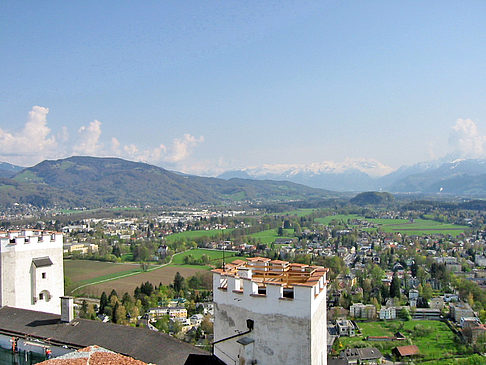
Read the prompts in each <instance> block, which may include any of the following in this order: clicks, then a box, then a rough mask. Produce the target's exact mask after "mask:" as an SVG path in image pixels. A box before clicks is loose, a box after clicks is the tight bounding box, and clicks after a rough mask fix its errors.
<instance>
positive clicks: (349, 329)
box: [336, 318, 355, 337]
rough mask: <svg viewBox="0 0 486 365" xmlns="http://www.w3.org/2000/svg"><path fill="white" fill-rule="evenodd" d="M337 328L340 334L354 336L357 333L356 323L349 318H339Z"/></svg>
mask: <svg viewBox="0 0 486 365" xmlns="http://www.w3.org/2000/svg"><path fill="white" fill-rule="evenodd" d="M336 328H337V332H338V335H339V336H349V337H353V336H354V335H355V328H354V324H353V322H351V321H350V320H348V319H343V318H341V319H337V320H336Z"/></svg>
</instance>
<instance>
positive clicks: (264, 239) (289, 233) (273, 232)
mask: <svg viewBox="0 0 486 365" xmlns="http://www.w3.org/2000/svg"><path fill="white" fill-rule="evenodd" d="M293 236H294V230H293V229H292V228H291V229H284V234H283V236H279V235H278V234H277V229H268V230H266V231H261V232H257V233H252V234H251V235H250V237H253V238H256V239H257V240H260V241H261V243H263V244H269V243H272V242H274V241H275V240H276V239H277V238H289V239H292V238H293Z"/></svg>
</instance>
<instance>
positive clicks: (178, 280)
mask: <svg viewBox="0 0 486 365" xmlns="http://www.w3.org/2000/svg"><path fill="white" fill-rule="evenodd" d="M173 285H174V290H175V292H176V293H178V292H179V291H180V290H181V289H182V288H183V285H184V278H183V277H182V275H181V274H180V273H179V271H178V272H177V273H176V274H175V277H174V284H173Z"/></svg>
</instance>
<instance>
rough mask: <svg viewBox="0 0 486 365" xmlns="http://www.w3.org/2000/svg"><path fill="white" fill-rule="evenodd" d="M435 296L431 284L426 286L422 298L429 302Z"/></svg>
mask: <svg viewBox="0 0 486 365" xmlns="http://www.w3.org/2000/svg"><path fill="white" fill-rule="evenodd" d="M433 294H434V291H433V289H432V286H431V285H430V283H427V284H425V286H424V288H423V291H422V296H423V297H424V299H425V300H426V301H427V302H428V301H429V300H430V299H431V298H432V295H433Z"/></svg>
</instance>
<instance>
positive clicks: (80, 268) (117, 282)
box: [64, 249, 245, 296]
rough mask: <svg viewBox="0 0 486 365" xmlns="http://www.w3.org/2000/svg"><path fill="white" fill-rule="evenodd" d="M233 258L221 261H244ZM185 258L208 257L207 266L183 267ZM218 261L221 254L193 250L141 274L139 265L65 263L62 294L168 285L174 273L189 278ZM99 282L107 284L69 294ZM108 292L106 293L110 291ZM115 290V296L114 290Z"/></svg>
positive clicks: (94, 293)
mask: <svg viewBox="0 0 486 365" xmlns="http://www.w3.org/2000/svg"><path fill="white" fill-rule="evenodd" d="M235 254H236V253H235V252H232V251H229V252H228V251H226V252H225V261H226V262H232V261H234V260H237V259H243V260H244V259H245V258H244V257H241V256H236V255H235ZM188 255H192V256H193V258H195V259H198V258H201V256H202V255H207V256H209V257H210V260H211V266H209V265H187V264H184V257H185V256H188ZM222 257H223V251H220V250H205V249H194V250H190V251H186V252H181V253H179V254H176V255H174V258H173V262H172V263H171V264H170V265H167V266H164V267H162V268H159V269H155V270H153V271H149V272H143V271H142V270H141V267H140V265H139V264H136V263H123V264H116V263H112V262H101V261H89V260H65V261H64V272H65V274H66V276H67V277H69V279H70V280H71V284H70V285H69V287H68V288H66V294H76V295H80V294H86V295H89V296H98V295H100V294H101V293H102V292H103V291H106V290H107V288H111V289H113V288H115V289H116V288H120V290H125V289H126V288H132V287H133V289H135V287H136V286H138V285H140V283H141V282H142V281H143V282H145V281H150V282H152V284H154V285H156V284H157V285H158V284H159V283H163V284H170V283H171V282H172V280H173V279H174V275H175V273H176V272H177V271H179V272H180V273H181V275H182V276H188V277H189V276H191V275H194V273H196V272H203V271H208V270H211V269H212V268H213V265H214V266H216V265H218V264H219V263H220V262H219V260H221V259H222ZM213 260H214V262H213ZM123 275H126V276H124V277H121V278H118V279H115V278H117V277H118V276H123ZM110 279H113V280H110ZM103 280H107V281H105V282H102V283H99V284H93V285H87V286H84V287H82V288H79V289H77V290H76V291H75V293H72V290H73V289H75V288H78V287H79V286H81V285H86V284H91V283H97V282H99V281H103ZM111 289H109V290H110V291H111ZM116 290H117V292H118V289H116ZM125 291H126V290H125Z"/></svg>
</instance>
